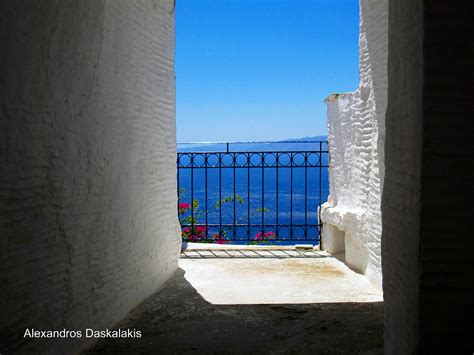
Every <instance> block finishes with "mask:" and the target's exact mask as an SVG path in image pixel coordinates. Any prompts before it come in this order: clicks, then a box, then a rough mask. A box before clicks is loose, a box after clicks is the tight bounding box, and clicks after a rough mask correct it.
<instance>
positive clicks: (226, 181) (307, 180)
mask: <svg viewBox="0 0 474 355" xmlns="http://www.w3.org/2000/svg"><path fill="white" fill-rule="evenodd" d="M265 143H267V142H265ZM272 143H286V144H288V143H293V144H295V143H297V144H298V146H299V144H301V143H311V144H312V149H311V150H299V151H287V150H284V151H252V150H251V151H242V150H240V151H239V150H236V151H232V150H230V145H231V144H232V145H234V144H238V143H225V147H226V148H225V150H221V151H205V152H200V151H198V149H196V151H194V150H193V151H182V152H178V159H177V168H178V193H179V194H180V204H181V205H180V206H178V213H180V217H181V219H182V223H181V227H182V231H183V241H196V242H218V243H222V242H233V243H235V242H247V243H248V242H255V243H261V242H271V243H276V244H277V243H279V242H302V241H308V242H312V243H314V244H318V243H319V241H320V234H321V224H320V222H319V220H320V219H319V215H318V213H319V206H321V203H322V202H323V198H324V199H325V197H326V196H327V193H328V191H327V189H328V187H327V183H325V185H326V186H323V181H322V180H323V175H324V176H325V177H326V182H327V170H328V159H329V156H328V145H327V142H325V141H304V142H302V141H295V142H272ZM181 144H182V143H181ZM252 144H256V142H252ZM310 175H311V176H310ZM285 184H286V186H285ZM211 190H213V191H211ZM295 190H298V192H295ZM183 195H186V196H183ZM288 195H289V196H288ZM323 195H325V196H323ZM284 200H285V201H284ZM302 200H303V201H302ZM183 201H189V203H184V205H183ZM283 202H284V203H283ZM282 204H283V206H282ZM183 206H184V207H186V208H183ZM255 207H257V208H255ZM243 212H245V213H243Z"/></svg>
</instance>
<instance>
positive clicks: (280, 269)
mask: <svg viewBox="0 0 474 355" xmlns="http://www.w3.org/2000/svg"><path fill="white" fill-rule="evenodd" d="M382 308H383V307H382V302H381V295H380V294H379V293H378V292H377V290H374V289H373V288H372V287H371V286H370V285H369V284H368V283H367V282H366V281H365V279H364V278H363V277H362V276H361V275H358V274H355V273H354V272H352V271H351V270H349V269H348V268H347V267H346V266H345V265H344V264H342V263H341V262H339V261H338V260H336V259H334V258H332V257H314V258H285V259H277V258H263V257H262V258H258V259H251V258H238V259H219V258H214V259H207V258H203V259H192V258H186V259H181V260H180V269H179V270H178V272H177V273H176V275H175V276H174V277H173V278H172V279H171V280H169V282H168V283H167V284H166V285H165V286H164V288H162V289H161V290H160V291H159V292H157V293H155V294H154V295H153V296H151V297H150V298H149V299H147V300H145V301H144V302H143V303H142V304H141V305H140V306H139V307H138V308H137V309H135V310H134V311H133V312H131V313H130V314H129V316H128V317H127V318H126V319H125V320H123V321H122V322H121V323H120V324H119V325H118V327H119V328H122V329H127V328H130V329H137V330H141V332H142V334H143V336H142V338H140V339H105V340H102V341H100V342H99V343H97V344H96V346H94V347H93V348H91V349H90V350H89V351H88V353H90V354H98V353H100V354H188V353H193V354H240V353H250V354H254V353H255V354H340V353H364V354H381V353H382V352H383V340H382V332H383V311H382Z"/></svg>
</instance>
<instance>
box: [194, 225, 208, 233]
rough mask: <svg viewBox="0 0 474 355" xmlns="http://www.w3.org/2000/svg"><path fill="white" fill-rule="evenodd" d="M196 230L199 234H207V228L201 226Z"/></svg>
mask: <svg viewBox="0 0 474 355" xmlns="http://www.w3.org/2000/svg"><path fill="white" fill-rule="evenodd" d="M196 230H197V231H198V232H199V233H205V232H206V227H205V226H199V227H196Z"/></svg>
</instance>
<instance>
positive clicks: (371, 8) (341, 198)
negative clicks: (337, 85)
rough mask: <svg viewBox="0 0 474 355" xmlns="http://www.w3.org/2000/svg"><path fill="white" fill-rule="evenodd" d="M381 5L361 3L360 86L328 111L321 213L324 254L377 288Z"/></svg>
mask: <svg viewBox="0 0 474 355" xmlns="http://www.w3.org/2000/svg"><path fill="white" fill-rule="evenodd" d="M387 9H388V4H387V2H386V1H368V0H367V1H366V0H361V1H360V33H359V71H360V83H359V87H358V89H357V90H356V91H355V92H353V93H347V94H334V95H330V96H329V97H328V98H327V99H326V103H327V105H328V130H329V132H328V133H329V135H328V137H329V138H328V139H329V149H330V155H331V162H330V169H329V186H330V197H329V200H328V202H326V203H324V204H323V205H322V208H321V219H322V221H323V223H324V226H323V235H322V247H323V249H325V250H327V251H329V252H331V253H334V254H336V253H341V252H345V262H346V263H347V264H348V265H349V266H350V267H352V268H353V269H355V270H357V271H359V272H361V273H363V274H365V275H366V276H367V277H368V279H369V280H370V281H371V282H372V283H373V284H374V285H376V286H377V287H379V288H381V283H382V270H381V235H382V228H381V226H382V222H381V207H380V204H381V193H382V188H383V179H384V140H385V111H386V106H387V48H388V42H387V38H388V37H387V26H388V11H387Z"/></svg>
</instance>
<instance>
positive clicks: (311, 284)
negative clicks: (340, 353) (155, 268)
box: [179, 256, 382, 304]
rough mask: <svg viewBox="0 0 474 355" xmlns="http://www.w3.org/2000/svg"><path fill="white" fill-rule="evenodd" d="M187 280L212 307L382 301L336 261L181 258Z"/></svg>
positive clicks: (351, 272)
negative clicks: (216, 305) (223, 305)
mask: <svg viewBox="0 0 474 355" xmlns="http://www.w3.org/2000/svg"><path fill="white" fill-rule="evenodd" d="M179 265H180V267H181V269H183V270H184V271H185V274H184V277H185V278H186V280H187V281H188V282H189V283H190V284H191V285H192V286H193V287H194V288H195V289H196V291H197V292H198V293H199V294H200V295H201V296H202V297H203V298H204V299H205V300H206V301H208V302H210V303H212V304H282V303H287V304H295V303H323V302H329V303H335V302H336V303H337V302H381V301H382V295H381V293H380V292H379V291H377V290H376V289H374V288H373V287H372V286H371V285H370V284H369V283H368V282H367V281H366V279H365V278H364V277H363V276H361V275H359V274H357V273H355V272H353V271H352V270H350V269H349V268H348V267H347V266H346V265H344V264H343V263H341V262H340V261H338V260H337V259H335V258H332V257H324V256H321V257H319V258H285V259H277V258H248V259H247V258H239V259H230V260H229V259H210V258H209V259H202V260H201V259H181V260H180V263H179Z"/></svg>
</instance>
